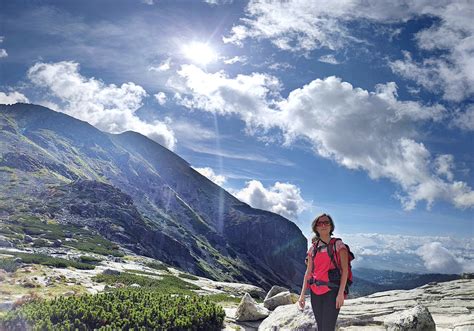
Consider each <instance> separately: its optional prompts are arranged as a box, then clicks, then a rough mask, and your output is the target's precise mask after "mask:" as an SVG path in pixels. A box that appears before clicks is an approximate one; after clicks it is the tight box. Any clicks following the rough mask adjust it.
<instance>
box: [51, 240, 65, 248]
mask: <svg viewBox="0 0 474 331" xmlns="http://www.w3.org/2000/svg"><path fill="white" fill-rule="evenodd" d="M62 245H63V242H62V241H61V239H56V240H55V241H54V242H53V245H52V246H53V247H61V246H62Z"/></svg>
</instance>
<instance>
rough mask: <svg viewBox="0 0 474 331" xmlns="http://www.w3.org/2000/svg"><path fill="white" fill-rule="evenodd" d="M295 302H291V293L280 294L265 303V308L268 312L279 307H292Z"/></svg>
mask: <svg viewBox="0 0 474 331" xmlns="http://www.w3.org/2000/svg"><path fill="white" fill-rule="evenodd" d="M292 303H293V302H292V301H291V293H290V291H286V292H280V293H277V294H276V295H274V296H272V297H270V298H268V299H266V300H265V301H264V302H263V306H264V307H265V308H267V309H268V310H274V309H275V308H276V307H278V306H284V305H290V304H292Z"/></svg>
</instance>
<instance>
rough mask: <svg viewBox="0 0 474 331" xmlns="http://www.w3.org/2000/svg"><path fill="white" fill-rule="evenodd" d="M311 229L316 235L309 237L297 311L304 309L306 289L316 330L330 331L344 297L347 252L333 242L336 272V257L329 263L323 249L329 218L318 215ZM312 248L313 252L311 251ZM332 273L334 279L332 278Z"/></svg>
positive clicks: (331, 224) (330, 227)
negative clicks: (310, 239) (311, 238)
mask: <svg viewBox="0 0 474 331" xmlns="http://www.w3.org/2000/svg"><path fill="white" fill-rule="evenodd" d="M311 227H312V229H313V232H314V233H315V234H316V235H315V237H314V238H313V245H312V246H311V248H310V249H309V251H308V258H307V268H306V273H305V277H304V282H303V289H302V290H301V295H300V298H299V300H298V304H299V305H300V308H301V309H303V308H304V306H305V292H306V289H307V288H308V287H309V288H310V290H311V307H312V309H313V313H314V316H315V318H316V323H317V324H318V330H319V331H333V330H334V329H335V327H336V320H337V315H338V314H339V309H340V308H341V307H342V305H343V304H344V299H345V297H346V295H345V293H344V290H345V288H346V284H347V277H348V271H349V264H348V263H349V262H348V251H347V247H346V245H344V243H343V242H342V241H341V240H337V241H335V250H336V254H335V255H336V256H337V257H338V259H337V260H338V261H340V263H339V264H340V269H341V270H340V271H338V270H339V268H338V266H337V265H334V264H335V263H334V262H332V261H335V260H336V258H335V257H334V259H333V260H331V257H330V255H329V254H328V248H327V246H328V245H329V244H330V240H331V235H332V234H333V232H334V222H333V220H332V218H331V216H329V215H327V214H322V215H320V216H318V217H316V219H315V220H314V221H313V223H312V225H311ZM315 249H316V251H314V250H315ZM336 264H337V263H336ZM313 266H314V267H313ZM336 269H337V270H336ZM330 270H332V271H330ZM335 274H336V276H334V277H333V275H335ZM339 278H340V280H338V281H336V282H334V279H339Z"/></svg>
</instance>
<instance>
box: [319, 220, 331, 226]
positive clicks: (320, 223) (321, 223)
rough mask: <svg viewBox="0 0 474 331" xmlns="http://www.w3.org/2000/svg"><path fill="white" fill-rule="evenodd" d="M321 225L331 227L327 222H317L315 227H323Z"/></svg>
mask: <svg viewBox="0 0 474 331" xmlns="http://www.w3.org/2000/svg"><path fill="white" fill-rule="evenodd" d="M323 225H325V226H328V225H331V222H329V221H319V222H317V223H316V226H323Z"/></svg>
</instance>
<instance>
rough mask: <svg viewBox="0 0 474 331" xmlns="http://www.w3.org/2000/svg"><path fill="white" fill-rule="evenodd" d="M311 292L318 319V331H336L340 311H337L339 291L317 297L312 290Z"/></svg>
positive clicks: (314, 311)
mask: <svg viewBox="0 0 474 331" xmlns="http://www.w3.org/2000/svg"><path fill="white" fill-rule="evenodd" d="M310 292H311V307H312V308H313V313H314V317H316V323H317V324H318V331H334V330H335V328H336V320H337V315H339V309H336V297H337V290H336V289H333V290H331V291H329V292H327V293H325V294H323V295H316V294H314V293H313V291H311V290H310Z"/></svg>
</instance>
